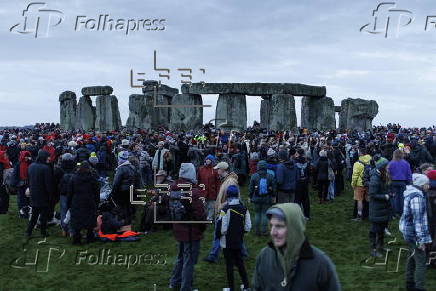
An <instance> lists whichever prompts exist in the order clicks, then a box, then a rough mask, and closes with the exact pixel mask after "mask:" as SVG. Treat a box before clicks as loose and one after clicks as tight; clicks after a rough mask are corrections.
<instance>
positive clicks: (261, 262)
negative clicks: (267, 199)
mask: <svg viewBox="0 0 436 291" xmlns="http://www.w3.org/2000/svg"><path fill="white" fill-rule="evenodd" d="M267 216H268V219H269V223H270V226H271V232H270V234H271V239H272V240H271V242H269V243H268V246H267V247H265V248H263V249H262V250H261V251H260V253H259V255H258V256H257V258H256V267H255V270H254V277H253V290H256V291H260V290H262V291H273V290H274V291H280V290H293V291H300V290H301V291H306V290H310V291H317V290H319V291H321V290H322V291H336V290H341V286H340V283H339V280H338V277H337V274H336V269H335V266H334V264H333V263H332V261H331V260H330V258H329V257H328V256H327V255H326V254H325V253H323V252H322V251H321V250H319V249H318V248H316V247H314V246H311V245H310V243H309V241H308V240H307V238H306V235H305V229H306V226H305V225H306V219H305V218H304V215H303V213H302V211H301V208H300V206H298V204H295V203H283V204H276V205H274V206H273V207H271V208H269V209H268V211H267Z"/></svg>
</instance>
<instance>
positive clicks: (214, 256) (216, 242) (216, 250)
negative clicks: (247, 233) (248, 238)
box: [208, 224, 248, 261]
mask: <svg viewBox="0 0 436 291" xmlns="http://www.w3.org/2000/svg"><path fill="white" fill-rule="evenodd" d="M215 225H216V224H215ZM220 249H221V245H220V239H219V238H217V237H216V236H215V229H214V232H213V241H212V249H211V250H210V252H209V255H208V258H209V259H211V260H213V261H218V256H219V254H220ZM241 255H242V256H243V257H248V251H247V248H246V247H245V244H244V243H242V247H241Z"/></svg>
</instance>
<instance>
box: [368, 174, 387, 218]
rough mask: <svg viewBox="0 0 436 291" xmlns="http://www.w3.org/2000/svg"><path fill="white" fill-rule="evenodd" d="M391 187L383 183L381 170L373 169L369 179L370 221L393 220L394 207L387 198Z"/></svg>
mask: <svg viewBox="0 0 436 291" xmlns="http://www.w3.org/2000/svg"><path fill="white" fill-rule="evenodd" d="M386 194H389V189H388V187H387V185H386V183H383V181H382V180H381V177H380V172H379V171H378V170H377V169H372V170H371V172H370V180H369V221H371V222H387V221H389V220H391V215H392V209H391V203H390V201H389V199H386Z"/></svg>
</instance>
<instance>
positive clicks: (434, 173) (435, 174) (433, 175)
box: [427, 170, 436, 181]
mask: <svg viewBox="0 0 436 291" xmlns="http://www.w3.org/2000/svg"><path fill="white" fill-rule="evenodd" d="M427 177H428V178H429V179H430V180H434V181H436V170H433V171H430V172H428V173H427Z"/></svg>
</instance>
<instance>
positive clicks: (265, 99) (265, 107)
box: [260, 95, 272, 129]
mask: <svg viewBox="0 0 436 291" xmlns="http://www.w3.org/2000/svg"><path fill="white" fill-rule="evenodd" d="M261 97H262V100H261V101H260V127H261V128H266V129H268V127H269V120H270V115H271V109H270V107H271V97H272V96H271V95H262V96H261Z"/></svg>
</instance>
